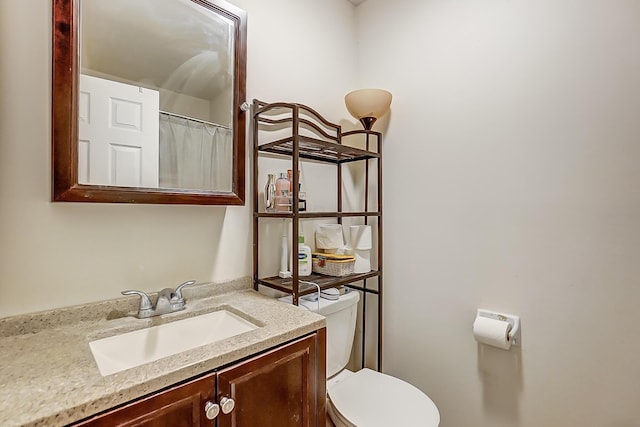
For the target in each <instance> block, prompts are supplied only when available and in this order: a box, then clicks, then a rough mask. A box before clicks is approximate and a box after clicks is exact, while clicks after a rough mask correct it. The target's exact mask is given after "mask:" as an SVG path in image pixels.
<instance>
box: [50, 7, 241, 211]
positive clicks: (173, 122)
mask: <svg viewBox="0 0 640 427" xmlns="http://www.w3.org/2000/svg"><path fill="white" fill-rule="evenodd" d="M52 1H53V80H52V82H53V87H52V97H53V99H52V199H53V200H54V201H68V202H103V203H154V204H207V205H244V203H245V147H246V141H245V116H246V112H245V111H246V107H247V104H246V103H245V97H246V13H245V12H244V11H242V10H241V9H239V8H237V7H236V6H234V5H231V4H230V3H227V2H225V1H223V0H137V1H135V2H131V1H130V0H52ZM194 153H195V154H194Z"/></svg>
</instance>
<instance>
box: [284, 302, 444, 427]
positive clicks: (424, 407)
mask: <svg viewBox="0 0 640 427" xmlns="http://www.w3.org/2000/svg"><path fill="white" fill-rule="evenodd" d="M359 299H360V294H359V293H358V292H355V291H352V292H347V293H345V294H344V295H342V296H340V298H339V299H337V300H327V299H324V298H321V299H320V301H319V302H320V304H319V307H318V302H317V301H309V300H306V299H304V298H301V299H300V306H301V307H305V308H307V309H309V310H311V311H316V312H319V313H320V314H321V315H323V316H325V317H326V318H327V395H328V398H327V410H328V412H329V416H330V417H331V420H332V421H333V423H334V424H335V425H336V427H390V426H396V425H398V426H407V427H437V426H438V425H439V424H440V413H439V412H438V408H437V407H436V405H435V404H434V403H433V401H431V399H429V397H428V396H427V395H426V394H424V393H423V392H422V391H420V390H419V389H417V388H416V387H414V386H412V385H411V384H409V383H406V382H404V381H402V380H400V379H398V378H395V377H392V376H390V375H386V374H383V373H380V372H377V371H373V370H370V369H366V368H365V369H362V370H360V371H358V372H351V371H349V370H347V369H344V368H345V366H347V363H348V362H349V358H350V356H351V347H352V345H353V338H354V334H355V328H356V315H357V306H358V300H359ZM289 301H291V300H290V299H289Z"/></svg>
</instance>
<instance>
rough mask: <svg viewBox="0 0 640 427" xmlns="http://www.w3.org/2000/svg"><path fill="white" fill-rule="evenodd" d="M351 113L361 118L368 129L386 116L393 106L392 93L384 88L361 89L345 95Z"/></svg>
mask: <svg viewBox="0 0 640 427" xmlns="http://www.w3.org/2000/svg"><path fill="white" fill-rule="evenodd" d="M344 102H345V104H346V105H347V110H349V113H350V114H351V115H352V116H353V117H355V118H356V119H358V120H360V122H361V123H362V125H363V126H364V127H365V129H367V130H371V126H373V123H374V122H375V121H376V120H377V119H379V118H380V117H382V116H384V115H385V113H386V112H387V111H389V107H390V106H391V93H390V92H388V91H386V90H382V89H359V90H354V91H353V92H349V93H348V94H347V95H346V96H345V97H344Z"/></svg>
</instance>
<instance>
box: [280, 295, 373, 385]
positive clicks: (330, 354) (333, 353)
mask: <svg viewBox="0 0 640 427" xmlns="http://www.w3.org/2000/svg"><path fill="white" fill-rule="evenodd" d="M359 300H360V293H358V292H356V291H351V292H347V293H345V294H344V295H341V296H340V298H339V299H337V300H328V299H324V298H320V310H319V311H318V302H317V301H308V300H306V299H304V298H301V299H300V306H301V307H305V308H306V309H308V310H310V311H314V312H317V313H320V314H321V315H323V316H324V317H326V319H327V378H329V377H332V376H333V375H335V374H337V373H338V372H340V371H341V370H342V369H344V367H345V366H347V363H349V358H350V357H351V348H352V347H353V338H354V335H355V331H356V316H357V314H358V301H359ZM289 301H291V298H290V297H289Z"/></svg>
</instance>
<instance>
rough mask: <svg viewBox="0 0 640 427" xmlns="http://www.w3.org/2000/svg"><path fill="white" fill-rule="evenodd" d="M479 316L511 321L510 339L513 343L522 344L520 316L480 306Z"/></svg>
mask: <svg viewBox="0 0 640 427" xmlns="http://www.w3.org/2000/svg"><path fill="white" fill-rule="evenodd" d="M477 317H487V318H489V319H495V320H501V321H503V322H509V324H511V330H510V331H509V334H508V337H509V341H511V345H520V338H521V337H520V316H516V315H514V314H507V313H499V312H497V311H492V310H485V309H483V308H479V309H478V313H477Z"/></svg>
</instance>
